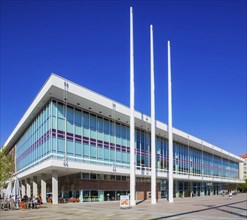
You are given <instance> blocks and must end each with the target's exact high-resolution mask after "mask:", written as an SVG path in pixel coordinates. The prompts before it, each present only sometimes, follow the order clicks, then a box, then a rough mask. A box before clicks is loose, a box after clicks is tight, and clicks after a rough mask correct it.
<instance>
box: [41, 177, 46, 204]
mask: <svg viewBox="0 0 247 220" xmlns="http://www.w3.org/2000/svg"><path fill="white" fill-rule="evenodd" d="M41 198H42V202H43V203H46V176H45V174H41Z"/></svg>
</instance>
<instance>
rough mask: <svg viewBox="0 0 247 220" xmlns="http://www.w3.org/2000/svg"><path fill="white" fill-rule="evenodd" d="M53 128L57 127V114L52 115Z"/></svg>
mask: <svg viewBox="0 0 247 220" xmlns="http://www.w3.org/2000/svg"><path fill="white" fill-rule="evenodd" d="M52 128H54V129H57V118H56V117H55V116H53V117H52Z"/></svg>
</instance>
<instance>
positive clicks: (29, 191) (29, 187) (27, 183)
mask: <svg viewBox="0 0 247 220" xmlns="http://www.w3.org/2000/svg"><path fill="white" fill-rule="evenodd" d="M26 186H27V196H28V197H29V198H30V197H31V184H30V179H29V178H28V179H27V180H26Z"/></svg>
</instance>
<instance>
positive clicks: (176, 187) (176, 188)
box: [174, 180, 179, 198]
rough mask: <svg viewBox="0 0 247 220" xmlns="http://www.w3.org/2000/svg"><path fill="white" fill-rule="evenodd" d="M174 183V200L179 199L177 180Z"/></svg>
mask: <svg viewBox="0 0 247 220" xmlns="http://www.w3.org/2000/svg"><path fill="white" fill-rule="evenodd" d="M174 183H175V196H176V198H179V183H178V180H175V181H174Z"/></svg>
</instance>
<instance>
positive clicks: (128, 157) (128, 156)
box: [127, 152, 130, 164]
mask: <svg viewBox="0 0 247 220" xmlns="http://www.w3.org/2000/svg"><path fill="white" fill-rule="evenodd" d="M127 163H128V164H129V163H130V154H129V153H128V152H127Z"/></svg>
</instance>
